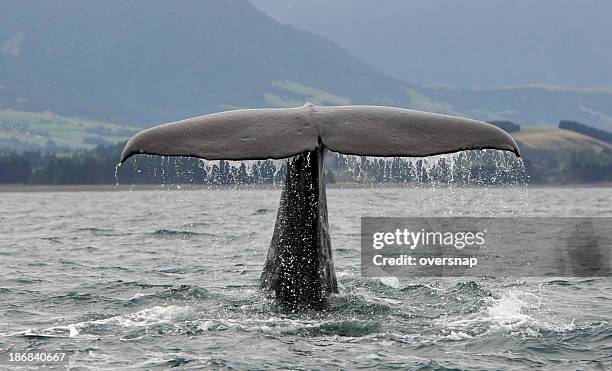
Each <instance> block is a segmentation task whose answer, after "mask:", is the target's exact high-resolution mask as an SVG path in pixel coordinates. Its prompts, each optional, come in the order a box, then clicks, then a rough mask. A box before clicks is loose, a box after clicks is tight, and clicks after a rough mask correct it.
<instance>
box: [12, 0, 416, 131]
mask: <svg viewBox="0 0 612 371" xmlns="http://www.w3.org/2000/svg"><path fill="white" fill-rule="evenodd" d="M0 8H1V9H2V11H1V12H0V70H1V71H2V73H1V74H0V107H1V108H5V109H13V110H18V111H29V112H44V111H50V112H54V113H56V114H58V115H62V116H67V117H74V116H78V117H88V118H93V119H96V120H101V121H110V122H124V123H128V122H129V123H135V124H137V125H140V126H151V125H152V124H154V123H160V122H167V121H174V120H177V119H181V118H186V117H192V116H196V115H200V114H203V113H208V112H214V111H220V110H225V109H230V108H236V107H261V106H270V105H273V106H288V105H290V106H293V105H302V104H303V103H304V102H305V101H306V100H312V101H314V102H319V103H321V104H346V103H349V102H350V103H352V104H387V105H398V106H406V105H408V104H409V97H408V95H407V94H406V92H405V90H404V89H405V88H406V87H410V84H408V83H404V82H402V81H399V80H396V79H394V78H391V77H389V76H387V75H385V74H383V73H380V72H378V71H377V70H375V69H374V68H372V67H370V66H368V65H366V64H364V63H362V62H361V61H359V60H358V59H356V58H355V57H353V56H351V55H350V54H349V53H347V52H346V51H344V50H343V49H342V48H340V47H339V46H338V45H336V44H334V43H333V42H331V41H328V40H326V39H324V38H322V37H320V36H317V35H314V34H312V33H308V32H305V31H300V30H297V29H295V28H292V27H289V26H285V25H282V24H280V23H279V22H277V21H275V20H273V19H272V18H270V17H269V16H267V15H266V14H264V13H262V12H261V11H259V10H257V9H256V8H254V7H253V6H251V4H250V3H249V2H248V1H245V0H224V1H217V0H201V1H195V0H184V1H178V2H171V1H166V0H131V1H122V0H105V1H99V0H54V1H37V0H0Z"/></svg>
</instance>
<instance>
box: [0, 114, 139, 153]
mask: <svg viewBox="0 0 612 371" xmlns="http://www.w3.org/2000/svg"><path fill="white" fill-rule="evenodd" d="M139 130H141V129H140V128H137V127H132V126H125V125H120V124H114V123H108V122H100V121H93V120H88V119H82V118H76V117H63V116H58V115H55V114H52V113H33V112H20V111H13V110H0V148H12V149H18V150H36V149H46V150H53V151H57V150H71V149H90V148H94V147H96V146H98V145H100V144H113V143H118V142H121V141H125V140H127V139H129V138H130V137H131V136H132V135H133V134H134V133H136V132H137V131H139Z"/></svg>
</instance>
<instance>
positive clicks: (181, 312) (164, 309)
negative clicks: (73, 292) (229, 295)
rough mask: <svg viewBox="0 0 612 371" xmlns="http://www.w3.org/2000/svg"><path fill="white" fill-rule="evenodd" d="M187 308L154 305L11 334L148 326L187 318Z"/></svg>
mask: <svg viewBox="0 0 612 371" xmlns="http://www.w3.org/2000/svg"><path fill="white" fill-rule="evenodd" d="M188 311H189V308H188V307H180V306H176V305H170V306H156V307H152V308H147V309H143V310H141V311H138V312H134V313H130V314H124V315H118V316H113V317H109V318H105V319H100V320H95V321H84V322H77V323H70V324H68V325H65V326H54V327H49V328H44V329H36V330H34V329H27V330H25V331H21V332H18V333H15V334H11V335H22V336H39V337H60V338H65V337H75V336H78V335H81V333H82V332H83V331H86V330H87V329H88V328H90V327H92V326H95V325H111V326H119V327H149V326H153V325H157V324H164V323H169V324H173V323H177V322H181V321H184V320H185V319H186V318H187V315H188Z"/></svg>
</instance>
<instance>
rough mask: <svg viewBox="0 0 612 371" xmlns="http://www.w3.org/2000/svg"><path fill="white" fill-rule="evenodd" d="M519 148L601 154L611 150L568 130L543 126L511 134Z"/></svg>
mask: <svg viewBox="0 0 612 371" xmlns="http://www.w3.org/2000/svg"><path fill="white" fill-rule="evenodd" d="M512 136H513V137H514V139H515V140H516V141H517V142H518V143H519V146H520V147H523V146H524V147H529V148H532V149H538V150H553V151H554V150H563V149H590V150H593V151H595V152H601V151H603V150H605V149H612V145H610V144H608V143H605V142H602V141H600V140H597V139H595V138H591V137H589V136H586V135H583V134H580V133H576V132H573V131H569V130H563V129H557V128H552V127H545V126H534V127H523V128H521V131H520V132H517V133H512Z"/></svg>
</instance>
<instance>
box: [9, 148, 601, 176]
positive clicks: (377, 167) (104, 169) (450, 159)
mask: <svg viewBox="0 0 612 371" xmlns="http://www.w3.org/2000/svg"><path fill="white" fill-rule="evenodd" d="M123 147H124V143H119V144H116V145H111V146H99V147H96V148H94V149H92V150H82V151H75V152H69V153H44V152H38V151H36V152H17V151H10V150H0V183H11V184H45V185H68V184H114V183H115V182H116V181H117V180H116V178H115V176H114V174H115V167H116V165H117V162H118V159H119V155H120V153H121V150H122V149H123ZM523 156H524V161H525V162H524V165H523V163H521V162H520V161H519V160H514V159H511V158H508V157H507V156H506V155H504V154H503V153H499V152H497V151H485V152H484V153H482V152H479V151H467V152H461V153H457V154H454V155H450V156H441V157H433V158H428V159H386V160H385V159H380V158H356V157H345V156H341V155H337V154H333V153H332V154H331V156H329V158H328V160H327V161H328V164H327V169H328V172H327V181H328V182H336V181H338V182H353V181H359V182H365V183H367V182H416V183H423V182H436V183H456V184H509V183H520V182H524V181H526V179H523V178H522V177H529V183H532V184H571V183H590V182H600V181H612V151H604V152H599V153H596V152H592V151H588V150H584V149H576V150H566V151H546V150H534V149H526V150H524V151H523ZM283 166H284V162H283V161H256V162H252V163H251V164H250V165H249V164H248V163H236V162H228V161H217V162H206V161H201V160H198V159H194V158H183V157H157V156H136V157H135V158H134V159H130V161H128V162H126V163H125V164H123V165H122V166H121V167H120V168H118V171H117V175H118V179H119V181H120V182H121V183H122V184H161V183H164V184H171V183H178V184H190V183H193V184H246V185H248V184H272V183H279V182H282V180H283V177H284V169H283ZM523 166H524V169H525V171H523Z"/></svg>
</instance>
